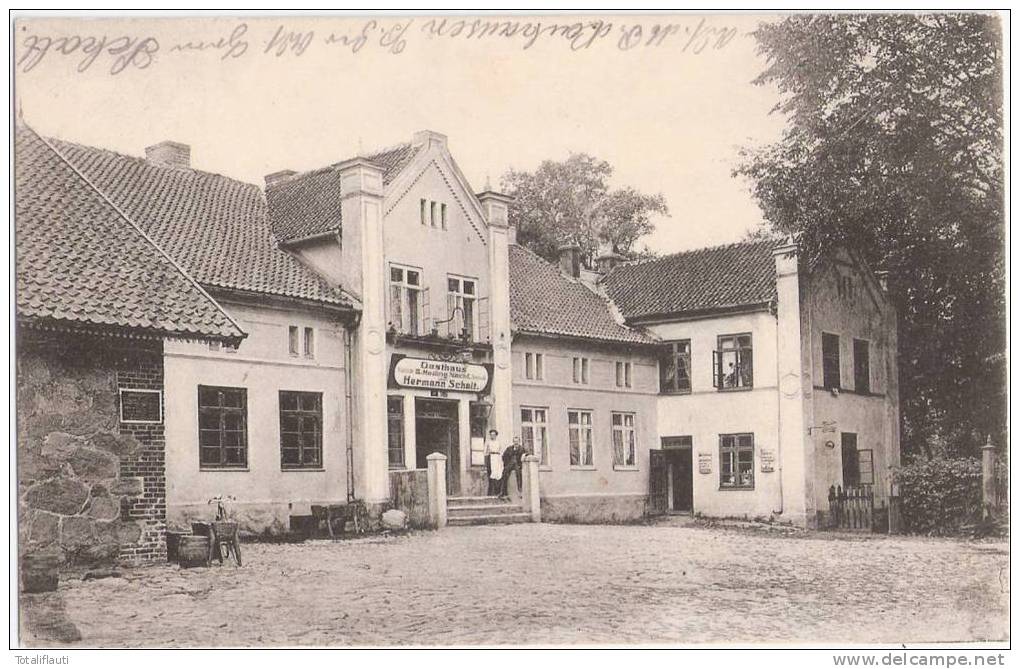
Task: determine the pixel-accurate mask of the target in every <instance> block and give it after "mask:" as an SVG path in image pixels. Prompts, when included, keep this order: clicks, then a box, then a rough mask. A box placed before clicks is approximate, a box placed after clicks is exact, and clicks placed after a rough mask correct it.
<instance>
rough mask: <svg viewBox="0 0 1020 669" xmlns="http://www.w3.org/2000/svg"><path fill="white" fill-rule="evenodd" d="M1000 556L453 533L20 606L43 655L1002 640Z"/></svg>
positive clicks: (697, 536) (280, 555)
mask: <svg viewBox="0 0 1020 669" xmlns="http://www.w3.org/2000/svg"><path fill="white" fill-rule="evenodd" d="M1007 551H1008V547H1007V544H1006V543H1005V542H995V543H967V542H961V541H949V540H934V539H920V538H902V537H897V538H890V537H883V536H875V537H871V536H865V537H853V538H851V537H847V536H834V535H825V534H819V533H810V532H783V531H763V530H746V529H735V528H711V529H707V528H703V527H689V526H682V525H680V524H676V523H670V522H669V521H667V522H665V523H662V524H658V525H651V526H571V525H549V524H542V525H510V526H504V527H496V526H488V527H469V528H448V529H446V530H444V531H442V532H439V533H429V532H426V533H419V534H411V535H407V536H400V537H379V538H369V539H362V540H356V541H350V542H341V543H335V544H334V543H327V542H314V543H306V544H289V545H268V544H251V545H245V546H244V557H245V565H244V566H243V567H241V568H238V567H236V566H234V565H233V564H229V565H226V566H224V567H213V568H210V569H192V570H181V569H179V568H178V567H176V566H158V567H149V568H142V569H135V570H127V571H124V572H123V574H122V576H121V577H119V578H104V579H100V580H67V581H62V582H61V584H60V589H59V591H58V593H56V594H49V595H29V596H23V597H22V603H23V606H24V607H26V608H27V613H28V615H27V619H26V622H25V626H26V627H27V632H26V637H25V640H26V641H28V642H29V643H32V641H31V639H32V637H33V636H35V638H36V639H37V641H35V644H37V645H47V646H48V645H53V643H54V642H53V641H52V640H46V637H47V635H48V634H52V633H53V630H54V629H58V630H59V629H64V631H63V632H62V633H57V634H56V635H55V636H51V637H50V638H51V639H53V638H63V639H65V640H70V639H73V638H74V636H77V635H75V634H71V635H70V636H68V635H67V630H68V629H70V630H71V631H72V632H73V630H74V627H76V628H77V631H78V634H80V637H81V639H80V641H74V642H71V643H70V645H78V646H85V647H121V646H129V647H137V646H170V647H191V646H247V645H266V646H280V645H285V646H295V645H314V646H337V645H392V644H410V645H436V644H438V645H451V644H455V645H474V644H485V645H493V644H608V643H658V644H692V643H725V644H736V643H740V644H760V643H792V642H808V643H811V642H815V643H819V642H857V643H879V642H883V643H888V642H914V643H918V642H931V641H962V640H1002V639H1006V638H1008V634H1009V632H1008V624H1009V619H1008V598H1009V566H1008V565H1009V562H1008V552H1007ZM62 616H64V618H63V622H62V623H61V621H60V620H57V619H58V618H61V617H62ZM43 619H45V620H46V621H47V623H46V624H43V623H41V622H40V621H42V620H43ZM62 635H63V636H62Z"/></svg>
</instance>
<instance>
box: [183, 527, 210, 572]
mask: <svg viewBox="0 0 1020 669" xmlns="http://www.w3.org/2000/svg"><path fill="white" fill-rule="evenodd" d="M177 558H178V563H179V564H180V565H181V567H184V568H185V569H187V568H189V567H208V566H209V537H196V536H194V535H192V534H186V535H184V536H182V537H181V538H180V540H179V541H178V543H177Z"/></svg>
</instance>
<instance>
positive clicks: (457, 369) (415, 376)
mask: <svg viewBox="0 0 1020 669" xmlns="http://www.w3.org/2000/svg"><path fill="white" fill-rule="evenodd" d="M389 381H390V386H391V387H396V388H420V389H422V390H450V391H454V392H462V393H486V392H488V391H489V386H490V385H491V383H492V365H491V364H476V363H470V362H449V361H445V360H427V359H425V358H411V357H407V356H403V355H394V356H393V358H392V360H391V362H390V379H389Z"/></svg>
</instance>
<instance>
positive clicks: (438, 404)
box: [414, 398, 460, 495]
mask: <svg viewBox="0 0 1020 669" xmlns="http://www.w3.org/2000/svg"><path fill="white" fill-rule="evenodd" d="M457 406H458V404H457V402H456V401H452V400H431V399H424V398H417V399H415V402H414V409H415V412H414V413H415V415H414V431H415V466H416V467H417V468H418V469H427V468H428V460H427V459H426V458H427V457H428V456H429V455H430V454H431V453H442V454H443V455H445V456H446V491H447V494H449V495H459V494H460V430H459V428H458V415H457V414H458V411H457Z"/></svg>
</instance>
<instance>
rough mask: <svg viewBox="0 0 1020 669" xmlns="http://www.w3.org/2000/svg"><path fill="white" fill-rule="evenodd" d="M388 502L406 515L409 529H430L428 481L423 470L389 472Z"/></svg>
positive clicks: (426, 474)
mask: <svg viewBox="0 0 1020 669" xmlns="http://www.w3.org/2000/svg"><path fill="white" fill-rule="evenodd" d="M390 500H391V501H392V504H393V508H394V509H400V510H401V511H403V512H404V513H406V514H407V524H408V526H409V527H413V528H417V529H423V528H426V527H431V521H430V519H429V480H428V473H427V472H426V471H425V470H423V469H422V470H408V471H392V472H390Z"/></svg>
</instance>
